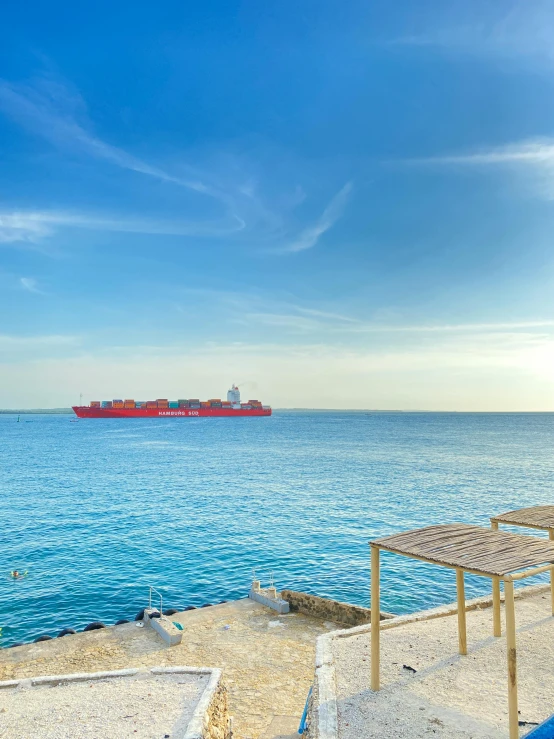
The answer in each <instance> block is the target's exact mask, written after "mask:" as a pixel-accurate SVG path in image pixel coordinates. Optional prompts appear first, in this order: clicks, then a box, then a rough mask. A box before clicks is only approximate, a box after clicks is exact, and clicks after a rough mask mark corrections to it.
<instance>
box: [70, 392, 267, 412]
mask: <svg viewBox="0 0 554 739" xmlns="http://www.w3.org/2000/svg"><path fill="white" fill-rule="evenodd" d="M73 410H74V411H75V414H76V415H77V416H78V417H79V418H198V417H204V416H229V417H231V418H234V417H236V416H271V406H269V405H262V404H261V403H260V401H259V400H249V401H248V403H241V400H240V390H239V389H238V387H237V386H236V385H233V386H232V387H231V389H230V390H229V391H228V393H227V400H221V399H220V398H212V399H211V400H206V401H200V400H198V399H197V398H189V399H186V400H183V399H181V400H166V399H165V398H159V399H158V400H144V401H142V400H138V401H137V400H92V401H91V402H90V404H89V405H74V406H73Z"/></svg>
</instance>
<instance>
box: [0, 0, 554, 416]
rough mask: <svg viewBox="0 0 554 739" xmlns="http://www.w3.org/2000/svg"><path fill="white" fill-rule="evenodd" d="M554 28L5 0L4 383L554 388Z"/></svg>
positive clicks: (485, 398)
mask: <svg viewBox="0 0 554 739" xmlns="http://www.w3.org/2000/svg"><path fill="white" fill-rule="evenodd" d="M368 6H369V7H368ZM553 27H554V8H553V7H552V5H551V4H550V3H547V2H535V1H534V0H531V1H527V2H505V1H504V2H455V3H442V2H420V3H413V2H399V3H395V4H394V6H393V5H391V4H390V3H385V2H376V3H371V4H368V3H363V2H357V1H354V2H351V3H348V4H345V3H340V2H328V1H327V2H326V1H325V0H320V1H319V2H302V3H300V4H298V3H292V2H287V1H285V2H279V3H274V4H270V5H268V4H260V3H254V2H243V3H231V2H227V3H222V2H207V3H202V4H194V5H193V4H191V3H186V4H184V5H183V4H182V3H171V2H168V3H163V4H160V6H159V7H153V6H152V5H151V4H140V3H132V4H131V3H125V2H121V3H118V4H117V6H116V7H115V8H114V7H113V4H108V3H104V2H98V3H96V4H95V5H94V6H91V7H90V8H89V9H85V8H80V9H76V8H75V6H74V5H73V4H69V3H66V2H53V3H50V4H49V5H48V6H46V5H44V4H43V3H32V2H31V3H30V4H26V5H25V6H22V5H21V4H20V5H19V6H16V5H15V4H12V6H11V7H9V8H7V9H5V10H4V18H3V23H2V27H1V28H0V388H1V389H0V406H4V407H14V406H20V407H25V406H27V407H29V406H30V407H32V406H36V405H69V404H70V403H72V402H75V399H76V397H78V394H79V392H83V394H84V396H85V399H86V400H89V399H98V398H104V397H105V398H111V397H114V396H115V397H119V396H122V395H123V396H126V397H141V398H142V397H152V396H153V397H159V396H162V397H166V396H173V395H175V396H179V397H182V396H184V397H186V396H187V395H195V396H198V395H206V396H209V397H214V396H217V395H220V394H221V393H224V391H225V390H226V389H227V386H228V385H229V384H230V383H231V382H232V381H235V382H243V383H245V391H246V388H250V390H251V392H254V391H256V392H257V393H258V394H259V395H260V396H262V397H263V399H264V400H265V401H267V402H271V403H272V404H273V405H275V406H309V407H345V408H346V407H348V408H356V407H381V408H406V409H415V408H436V409H458V410H511V409H513V410H554V369H553V367H554V340H553V333H554V311H553V301H552V294H553V283H554V271H553V262H554V258H553V249H552V238H553V237H552V234H553V233H554V202H553V201H554V95H553V94H552V93H553V87H554V51H553V49H554V45H553V43H552V41H553V38H552V30H551V29H552V28H553ZM249 394H250V393H249Z"/></svg>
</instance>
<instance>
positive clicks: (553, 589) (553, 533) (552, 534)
mask: <svg viewBox="0 0 554 739" xmlns="http://www.w3.org/2000/svg"><path fill="white" fill-rule="evenodd" d="M548 538H549V539H550V541H554V529H548ZM550 600H551V601H552V615H553V616H554V567H552V568H551V569H550Z"/></svg>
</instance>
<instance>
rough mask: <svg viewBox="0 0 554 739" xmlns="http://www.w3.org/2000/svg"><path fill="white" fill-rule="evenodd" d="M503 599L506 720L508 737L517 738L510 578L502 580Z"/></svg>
mask: <svg viewBox="0 0 554 739" xmlns="http://www.w3.org/2000/svg"><path fill="white" fill-rule="evenodd" d="M504 599H505V601H504V602H505V607H506V647H507V653H508V720H509V724H510V739H518V738H519V728H518V713H517V659H516V614H515V603H514V583H513V582H512V580H504Z"/></svg>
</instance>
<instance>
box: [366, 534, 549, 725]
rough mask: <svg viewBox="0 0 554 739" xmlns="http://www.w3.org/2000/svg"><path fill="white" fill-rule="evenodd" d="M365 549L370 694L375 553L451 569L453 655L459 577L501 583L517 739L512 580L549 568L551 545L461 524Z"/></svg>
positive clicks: (461, 641) (375, 680)
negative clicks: (367, 560) (368, 567)
mask: <svg viewBox="0 0 554 739" xmlns="http://www.w3.org/2000/svg"><path fill="white" fill-rule="evenodd" d="M370 546H371V689H372V690H379V659H380V657H379V652H380V650H379V646H380V644H379V642H380V627H379V613H380V603H379V601H380V585H379V553H380V550H381V549H384V550H386V551H389V552H394V553H396V554H402V555H404V556H406V557H412V558H414V559H420V560H423V561H424V562H430V563H432V564H437V565H442V566H443V567H449V568H452V569H454V570H456V590H457V601H458V650H459V653H460V654H467V636H466V608H465V591H464V572H471V573H473V574H476V575H482V576H484V577H490V578H492V579H493V582H498V583H499V582H500V579H502V580H503V581H504V590H505V600H506V640H507V647H508V650H507V651H508V712H509V725H510V739H518V737H519V731H518V712H517V671H516V668H517V663H516V626H515V605H514V580H520V579H523V578H525V577H530V576H531V575H536V574H539V573H540V572H545V571H547V570H549V569H551V565H552V563H554V542H550V541H547V540H544V539H538V538H534V537H530V536H522V535H520V534H510V533H507V532H504V531H502V532H501V531H495V530H492V531H491V530H490V529H483V528H481V527H479V526H470V525H468V524H463V523H455V524H443V525H439V526H427V527H426V528H423V529H415V530H413V531H405V532H403V533H400V534H394V535H392V536H385V537H383V538H381V539H374V540H373V541H371V542H370Z"/></svg>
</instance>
